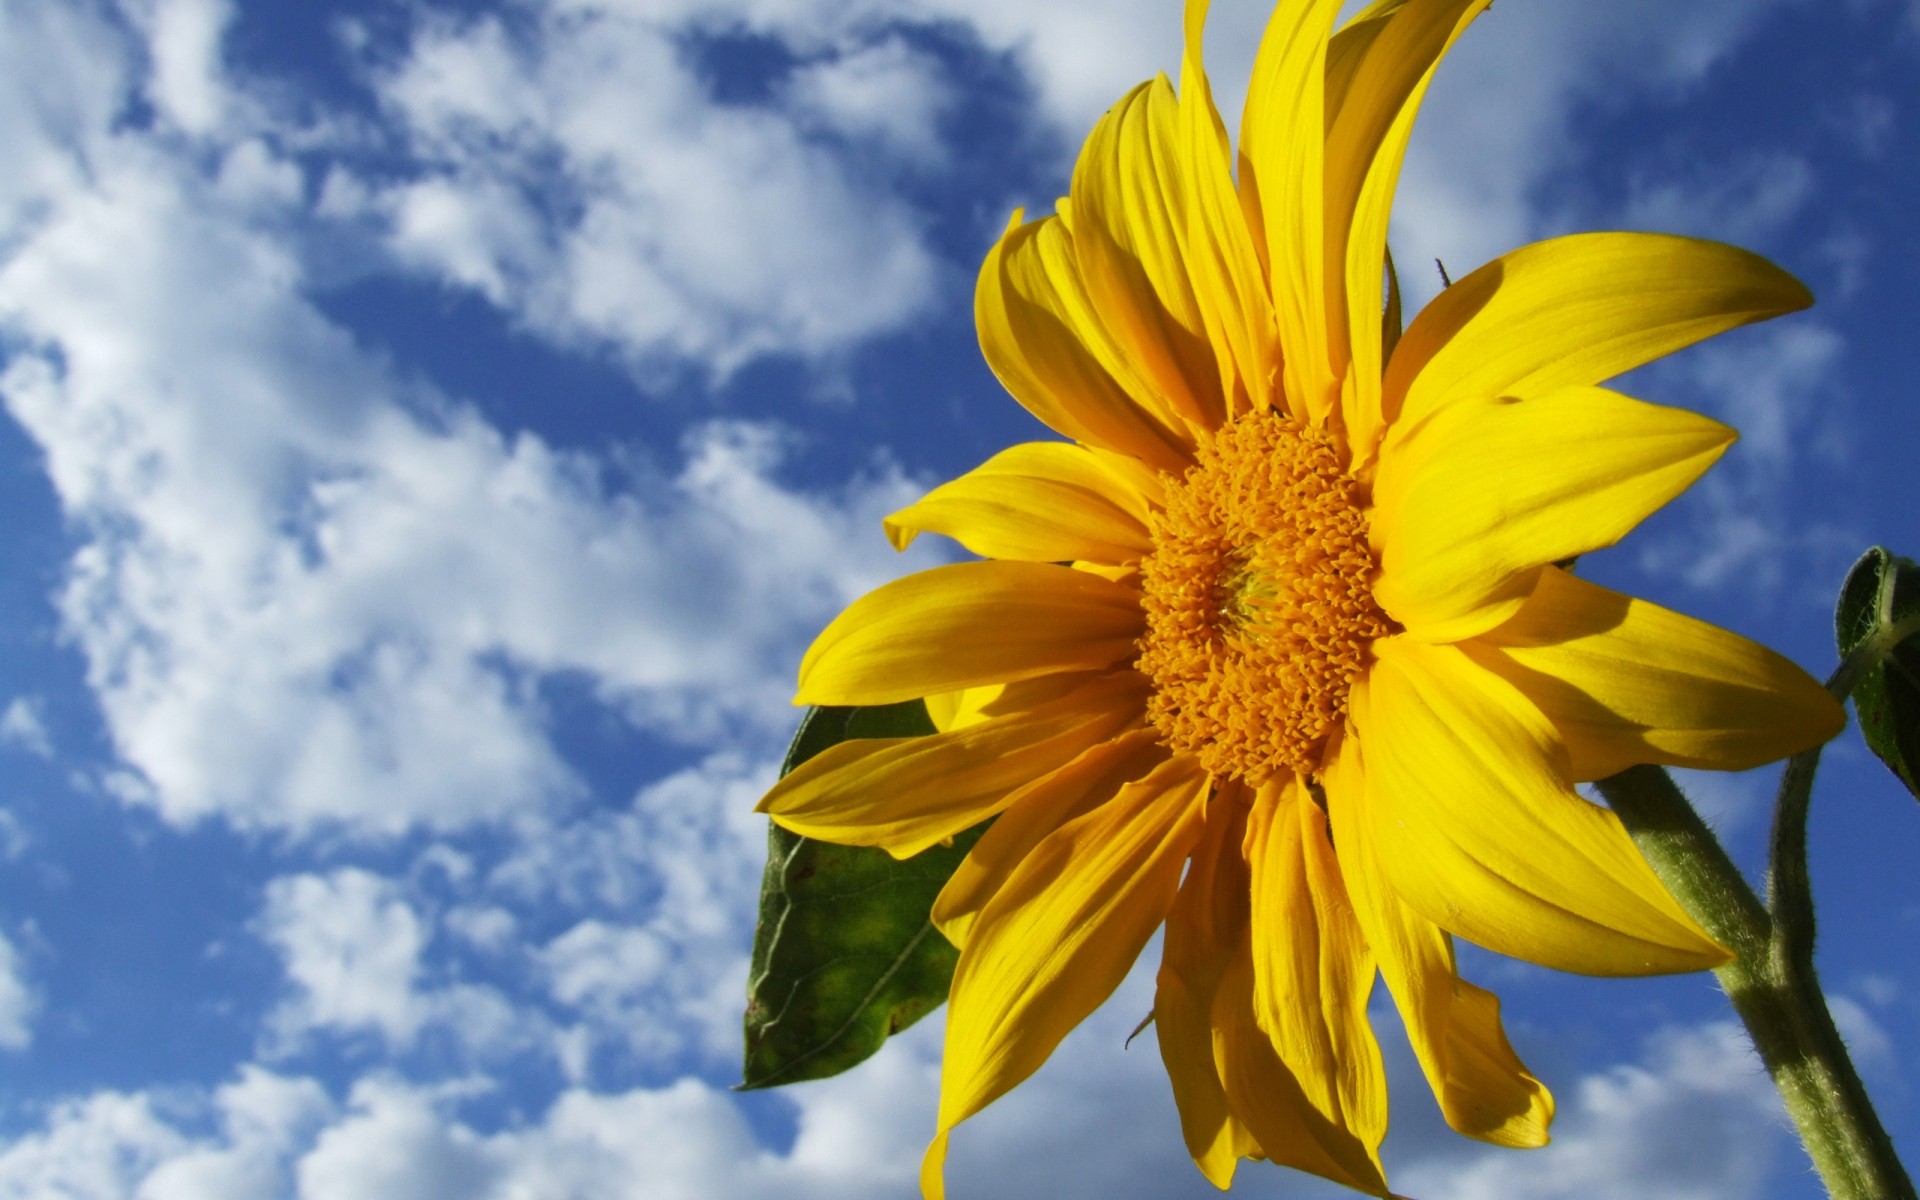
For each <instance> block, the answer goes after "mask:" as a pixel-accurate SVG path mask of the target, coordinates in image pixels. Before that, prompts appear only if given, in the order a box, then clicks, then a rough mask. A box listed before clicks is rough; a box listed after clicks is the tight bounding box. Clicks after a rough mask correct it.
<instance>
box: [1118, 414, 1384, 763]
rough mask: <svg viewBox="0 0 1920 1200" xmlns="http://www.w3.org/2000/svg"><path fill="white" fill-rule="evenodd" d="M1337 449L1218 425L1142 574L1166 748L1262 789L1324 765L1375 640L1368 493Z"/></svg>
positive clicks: (1146, 661) (1247, 423)
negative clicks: (1279, 777) (1278, 776)
mask: <svg viewBox="0 0 1920 1200" xmlns="http://www.w3.org/2000/svg"><path fill="white" fill-rule="evenodd" d="M1342 458H1343V456H1342V454H1341V452H1340V446H1339V443H1338V442H1337V441H1336V440H1335V439H1334V438H1333V437H1332V436H1331V435H1329V434H1327V433H1326V432H1324V431H1322V430H1319V429H1314V428H1312V427H1310V426H1308V425H1305V424H1304V423H1302V422H1300V421H1298V420H1295V419H1293V418H1290V417H1285V416H1281V415H1279V414H1278V413H1275V412H1273V411H1271V410H1268V411H1263V412H1255V413H1250V414H1248V415H1246V416H1243V417H1241V418H1240V419H1239V420H1236V421H1233V422H1231V423H1229V424H1227V425H1224V426H1222V427H1221V428H1220V429H1219V430H1217V431H1216V432H1215V433H1214V434H1213V435H1212V436H1211V437H1209V438H1208V439H1207V440H1206V441H1205V442H1204V443H1203V444H1202V445H1201V446H1200V447H1199V448H1198V450H1197V451H1196V453H1195V455H1194V465H1193V466H1192V467H1190V468H1189V469H1188V470H1187V472H1186V473H1185V475H1184V476H1182V477H1181V478H1180V479H1178V480H1173V481H1170V483H1169V486H1168V489H1167V501H1166V508H1165V509H1164V511H1161V512H1159V513H1156V514H1155V515H1154V518H1153V523H1152V532H1153V551H1152V553H1150V554H1149V555H1148V556H1147V557H1146V559H1145V560H1144V561H1143V562H1142V564H1141V590H1142V592H1143V594H1144V601H1143V607H1144V609H1145V611H1146V617H1147V630H1146V633H1145V634H1144V635H1143V636H1142V637H1141V639H1140V660H1139V664H1138V665H1139V669H1140V670H1141V671H1142V672H1144V673H1145V674H1146V675H1147V676H1148V677H1149V678H1150V679H1151V680H1152V681H1153V685H1154V694H1153V697H1152V699H1151V700H1150V701H1149V702H1148V706H1147V716H1148V719H1149V720H1150V721H1151V722H1152V723H1153V725H1154V727H1155V728H1156V729H1158V730H1159V731H1160V733H1161V736H1162V738H1163V739H1164V740H1165V742H1166V744H1167V745H1168V746H1170V747H1172V748H1173V749H1175V750H1178V751H1182V752H1184V753H1188V754H1192V755H1194V756H1195V757H1196V758H1198V759H1199V760H1200V762H1201V763H1202V765H1204V766H1205V767H1206V768H1207V770H1208V771H1210V772H1212V773H1213V774H1214V775H1215V776H1216V777H1234V778H1239V779H1244V780H1246V781H1247V782H1249V783H1254V784H1258V783H1261V782H1263V781H1264V780H1266V779H1268V778H1269V777H1271V776H1272V775H1274V774H1275V773H1276V772H1279V771H1289V770H1290V771H1296V772H1300V773H1302V774H1305V773H1309V772H1312V771H1314V770H1316V769H1317V768H1318V767H1319V766H1320V755H1321V752H1322V750H1323V749H1324V748H1325V745H1326V739H1327V735H1328V734H1329V733H1331V732H1332V731H1333V730H1334V729H1335V728H1336V727H1337V726H1338V725H1339V723H1340V722H1341V720H1343V719H1344V717H1345V715H1346V705H1347V693H1348V692H1349V691H1350V690H1351V689H1352V686H1353V682H1354V680H1356V679H1357V678H1359V677H1360V676H1361V675H1362V674H1363V673H1364V671H1365V669H1366V665H1367V662H1368V648H1369V647H1370V646H1371V645H1372V643H1373V641H1374V639H1376V638H1379V637H1383V636H1385V635H1386V634H1388V633H1391V632H1393V630H1394V628H1395V627H1394V625H1393V623H1392V622H1391V621H1390V620H1389V619H1388V617H1387V616H1386V614H1385V613H1383V612H1382V611H1381V610H1380V606H1379V605H1378V604H1376V603H1375V602H1374V599H1373V579H1374V575H1375V573H1376V569H1377V568H1376V565H1375V563H1374V560H1373V554H1372V551H1371V549H1370V547H1369V544H1368V540H1367V516H1366V511H1365V508H1364V502H1365V490H1364V488H1363V487H1362V486H1361V485H1360V484H1359V483H1358V482H1357V481H1356V480H1354V479H1353V478H1352V477H1351V476H1349V475H1348V474H1347V472H1346V469H1345V466H1344V464H1343V462H1342Z"/></svg>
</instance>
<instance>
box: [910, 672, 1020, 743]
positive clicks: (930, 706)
mask: <svg viewBox="0 0 1920 1200" xmlns="http://www.w3.org/2000/svg"><path fill="white" fill-rule="evenodd" d="M1006 690H1007V685H1006V684H1004V683H990V684H987V685H986V686H985V687H977V688H961V689H960V690H959V691H957V692H939V693H937V694H935V695H932V696H928V697H926V700H925V702H926V706H927V720H929V721H931V722H933V727H934V729H936V730H938V731H939V732H941V733H949V732H951V731H953V730H955V729H965V728H966V727H967V726H969V725H978V724H979V723H980V722H982V721H984V720H986V719H987V716H988V713H987V711H986V707H987V705H989V704H991V703H993V701H994V700H996V699H998V698H999V697H1000V694H1001V693H1002V692H1005V691H1006Z"/></svg>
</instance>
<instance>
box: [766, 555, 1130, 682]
mask: <svg viewBox="0 0 1920 1200" xmlns="http://www.w3.org/2000/svg"><path fill="white" fill-rule="evenodd" d="M1142 625H1143V619H1142V617H1141V615H1140V594H1139V593H1138V592H1136V591H1134V590H1133V589H1132V588H1129V587H1127V586H1125V585H1124V584H1118V583H1113V582H1110V581H1108V580H1105V579H1102V578H1100V577H1099V576H1097V575H1092V574H1089V573H1088V572H1085V571H1075V570H1072V569H1071V568H1068V567H1062V566H1057V565H1054V564H1052V563H1022V562H970V563H954V564H953V565H951V566H945V567H935V568H933V569H932V570H930V571H921V572H919V573H918V574H915V575H908V576H906V577H905V578H903V579H896V580H894V581H892V582H891V583H887V584H883V585H882V586H880V587H878V588H875V589H874V590H873V591H871V592H868V593H867V594H866V595H864V596H862V597H860V599H858V600H855V601H854V602H853V603H852V604H850V605H848V606H847V608H846V611H845V612H842V613H841V614H840V615H839V616H837V617H835V618H834V619H833V621H832V623H831V624H829V625H828V626H827V627H826V628H825V629H824V630H822V631H821V633H820V636H819V637H818V638H815V639H814V643H813V645H812V646H811V647H810V648H809V649H808V650H807V653H806V656H805V657H804V658H802V659H801V660H800V690H799V694H798V695H797V696H795V698H794V703H795V704H894V703H897V702H899V701H901V700H913V699H917V698H918V697H921V696H931V695H934V694H935V693H939V692H953V691H959V690H960V689H962V688H969V687H977V686H979V685H981V684H988V683H1007V682H1010V681H1012V680H1016V679H1032V678H1034V677H1035V676H1038V675H1051V674H1055V673H1058V672H1063V671H1097V670H1100V669H1102V668H1105V667H1110V666H1113V665H1114V664H1115V663H1118V662H1121V661H1123V660H1126V659H1130V658H1132V657H1133V655H1134V641H1135V639H1137V638H1138V637H1139V636H1140V632H1141V629H1142Z"/></svg>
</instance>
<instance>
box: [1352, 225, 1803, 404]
mask: <svg viewBox="0 0 1920 1200" xmlns="http://www.w3.org/2000/svg"><path fill="white" fill-rule="evenodd" d="M1811 303H1813V297H1812V296H1810V295H1809V294H1808V293H1807V289H1806V288H1805V287H1803V286H1802V285H1801V284H1800V281H1799V280H1797V279H1795V278H1794V277H1793V276H1791V275H1789V274H1787V273H1786V272H1785V271H1782V270H1781V269H1780V268H1779V267H1776V266H1774V265H1773V264H1772V263H1770V262H1768V261H1767V260H1766V259H1764V258H1761V257H1760V256H1758V255H1756V254H1752V253H1749V252H1748V251H1745V250H1741V249H1738V248H1737V247H1734V246H1725V245H1721V244H1720V243H1718V242H1707V241H1700V240H1698V239H1694V238H1682V237H1671V236H1668V235H1666V234H1653V233H1581V234H1573V235H1571V236H1569V237H1562V238H1554V239H1553V240H1551V241H1545V242H1535V243H1534V244H1533V245H1530V246H1523V247H1521V248H1520V249H1518V250H1515V251H1513V252H1512V253H1510V254H1507V255H1504V256H1502V257H1500V258H1498V259H1495V260H1494V261H1493V262H1491V263H1488V264H1487V265H1486V266H1484V267H1481V268H1480V269H1479V270H1477V271H1475V272H1474V273H1473V274H1471V275H1469V276H1467V277H1466V278H1465V279H1461V280H1459V281H1457V282H1455V283H1454V285H1453V286H1452V287H1449V288H1447V289H1446V290H1445V291H1442V292H1441V293H1440V294H1439V295H1438V296H1436V297H1434V299H1433V302H1432V303H1431V304H1429V305H1427V307H1426V308H1425V309H1423V310H1422V311H1421V313H1420V315H1419V316H1418V317H1417V318H1415V319H1414V322H1413V324H1412V325H1411V326H1409V327H1408V329H1407V332H1406V335H1405V336H1404V337H1402V338H1401V339H1400V344H1399V346H1398V347H1397V348H1396V349H1395V350H1394V354H1393V361H1392V362H1391V363H1390V364H1388V367H1387V375H1386V381H1385V383H1384V384H1383V395H1382V397H1381V406H1382V409H1383V411H1384V412H1385V414H1386V419H1387V420H1388V421H1389V422H1393V421H1399V422H1404V423H1407V424H1413V423H1416V422H1418V421H1421V420H1423V419H1425V418H1426V417H1427V415H1428V414H1430V413H1431V412H1433V411H1434V410H1435V409H1436V408H1439V407H1441V406H1442V405H1445V404H1448V403H1451V402H1452V401H1454V400H1458V399H1472V398H1480V397H1487V396H1521V397H1525V396H1537V395H1540V394H1541V393H1543V392H1547V391H1551V390H1552V389H1554V388H1559V387H1565V386H1567V385H1570V384H1573V385H1584V384H1595V383H1600V382H1602V381H1604V380H1608V379H1611V378H1613V377H1614V376H1616V375H1620V374H1623V373H1624V372H1627V371H1630V370H1632V369H1633V368H1635V367H1637V366H1640V365H1641V364H1643V363H1648V362H1651V361H1653V360H1654V359H1656V358H1659V357H1661V356H1662V355H1665V354H1671V353H1673V352H1674V351H1675V350H1678V349H1680V348H1681V347H1683V346H1690V345H1692V344H1693V343H1695V342H1697V341H1700V340H1702V339H1704V338H1709V337H1712V336H1713V335H1714V334H1716V333H1720V332H1723V331H1724V330H1728V329H1732V328H1733V327H1734V326H1736V325H1745V324H1748V323H1750V322H1753V321H1763V320H1766V319H1767V318H1768V317H1777V316H1779V315H1780V314H1782V313H1788V312H1793V311H1795V310H1797V309H1802V308H1805V307H1806V306H1807V305H1809V304H1811Z"/></svg>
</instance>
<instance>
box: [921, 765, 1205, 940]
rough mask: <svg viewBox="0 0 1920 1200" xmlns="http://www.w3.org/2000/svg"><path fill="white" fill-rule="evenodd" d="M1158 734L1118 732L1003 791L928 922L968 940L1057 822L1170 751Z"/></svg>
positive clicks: (1088, 807) (1140, 774) (1107, 796)
mask: <svg viewBox="0 0 1920 1200" xmlns="http://www.w3.org/2000/svg"><path fill="white" fill-rule="evenodd" d="M1159 740H1160V735H1159V734H1158V733H1157V732H1156V731H1154V730H1152V729H1136V730H1133V731H1132V732H1130V733H1123V734H1121V735H1120V736H1118V737H1116V738H1114V739H1113V740H1111V741H1106V742H1100V743H1097V744H1096V745H1093V746H1090V747H1088V748H1087V750H1086V751H1085V752H1083V753H1082V754H1081V755H1080V757H1078V758H1076V759H1074V760H1073V761H1072V762H1070V763H1068V764H1066V765H1065V766H1063V767H1061V768H1059V769H1058V770H1056V771H1053V772H1051V773H1050V774H1047V775H1043V776H1041V777H1040V778H1038V779H1035V780H1034V781H1033V782H1031V783H1028V784H1025V785H1024V786H1022V787H1021V788H1020V789H1019V790H1018V791H1016V792H1014V793H1013V794H1012V795H1011V796H1008V797H1007V801H1006V809H1005V811H1004V812H1002V813H1001V814H1000V819H999V820H997V821H995V822H994V823H993V826H992V828H990V829H988V830H987V832H986V833H985V834H984V835H983V836H982V837H981V838H980V840H979V841H978V842H975V843H974V846H973V849H972V850H969V851H968V852H967V857H966V858H965V859H964V860H962V861H961V863H960V866H959V868H958V869H956V870H955V871H954V873H953V874H952V876H950V877H949V878H948V879H947V883H946V886H945V887H943V888H941V889H940V895H939V896H938V897H936V898H935V900H934V902H933V912H932V914H931V915H932V919H933V923H934V924H935V925H936V926H938V927H939V929H940V932H941V933H943V934H945V935H946V937H947V940H948V941H950V942H952V943H953V944H954V945H956V946H960V947H963V948H964V947H965V946H966V944H967V935H968V934H969V933H970V932H971V931H972V929H973V922H974V918H975V917H977V916H979V914H980V910H981V909H983V908H985V907H986V906H987V902H988V901H990V900H992V899H993V897H994V895H995V893H997V892H998V891H999V890H1000V888H1001V885H1003V884H1004V883H1006V881H1007V880H1008V879H1009V878H1011V877H1012V875H1013V873H1014V871H1015V870H1017V869H1018V868H1019V866H1020V864H1021V863H1023V862H1025V861H1026V858H1027V855H1028V854H1030V853H1032V852H1033V848H1034V847H1035V846H1038V845H1039V844H1040V843H1041V842H1042V841H1044V840H1045V839H1046V838H1047V837H1048V835H1050V834H1051V833H1053V831H1054V830H1056V829H1058V828H1060V826H1062V825H1065V824H1066V823H1067V822H1068V821H1071V820H1073V819H1074V818H1076V817H1078V816H1079V815H1080V814H1082V813H1085V812H1090V811H1092V810H1093V809H1094V808H1095V807H1097V806H1098V805H1101V804H1104V803H1106V802H1107V801H1109V800H1111V799H1113V797H1114V796H1115V795H1117V794H1118V793H1119V791H1120V789H1121V788H1123V787H1125V786H1126V785H1127V784H1129V783H1133V782H1135V781H1136V780H1139V779H1143V778H1145V777H1146V776H1147V774H1148V773H1149V772H1151V771H1152V770H1153V769H1154V768H1155V767H1157V766H1159V765H1160V764H1161V763H1162V762H1165V761H1166V758H1167V751H1166V750H1165V749H1164V748H1162V747H1161V746H1160V744H1159Z"/></svg>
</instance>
